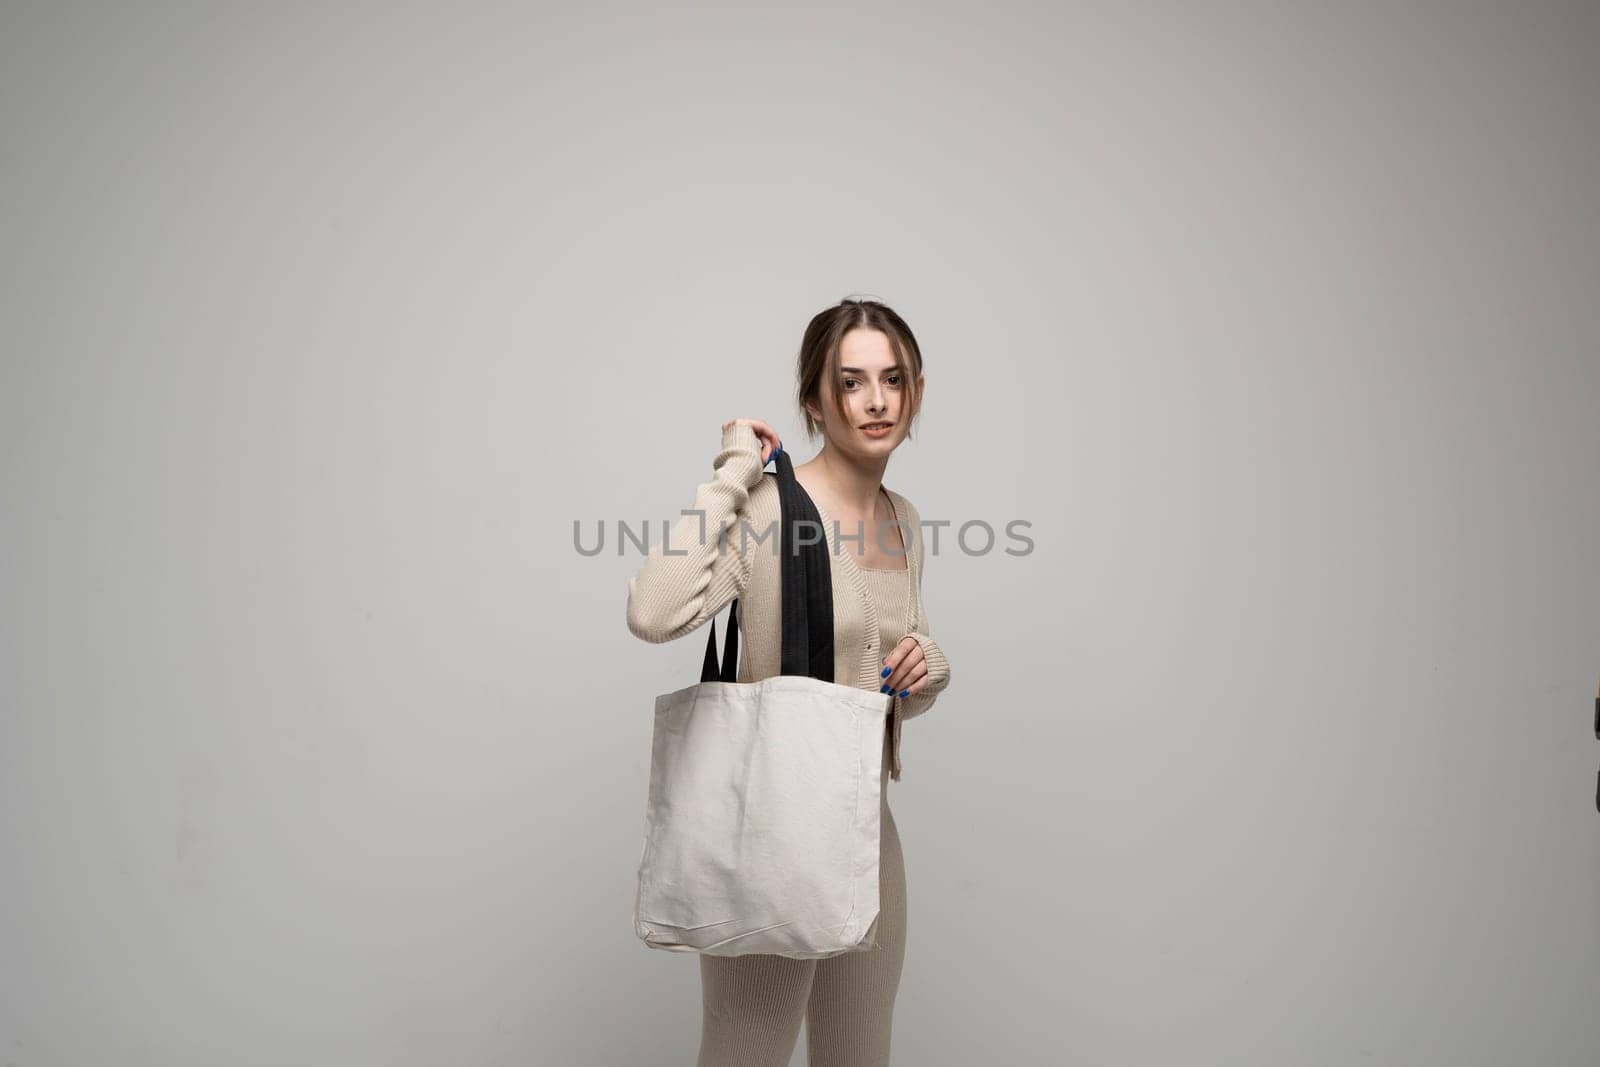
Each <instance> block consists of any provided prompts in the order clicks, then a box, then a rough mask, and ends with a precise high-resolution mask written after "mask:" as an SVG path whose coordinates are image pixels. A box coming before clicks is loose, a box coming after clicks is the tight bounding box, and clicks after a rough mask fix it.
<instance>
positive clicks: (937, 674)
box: [896, 501, 950, 721]
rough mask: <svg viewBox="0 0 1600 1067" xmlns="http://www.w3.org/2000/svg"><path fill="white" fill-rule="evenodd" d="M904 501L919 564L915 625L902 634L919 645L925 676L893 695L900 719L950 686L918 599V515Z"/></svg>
mask: <svg viewBox="0 0 1600 1067" xmlns="http://www.w3.org/2000/svg"><path fill="white" fill-rule="evenodd" d="M907 505H908V507H909V510H910V513H911V525H912V526H913V527H914V528H915V530H916V538H917V561H918V564H919V566H918V567H917V614H918V619H917V626H916V628H915V629H913V630H912V631H911V632H910V633H908V634H906V636H907V637H914V638H916V641H917V645H918V647H920V648H921V649H922V657H923V660H924V665H925V666H926V667H927V669H928V676H927V677H926V678H924V679H923V681H922V688H921V689H918V690H917V691H916V692H914V693H912V694H911V695H910V696H908V697H897V698H896V699H897V700H898V701H899V702H900V718H901V720H902V721H904V720H906V719H914V718H916V717H917V716H918V715H921V714H922V713H923V712H925V711H927V710H928V709H929V708H931V707H933V704H934V701H936V700H937V699H938V698H939V694H940V693H942V692H944V691H945V690H946V689H948V688H949V686H950V661H949V660H947V659H946V658H945V655H944V650H943V649H941V648H940V647H939V643H938V642H937V641H935V640H934V639H933V636H932V632H931V631H932V629H933V627H932V626H931V624H929V622H928V616H927V610H926V608H925V607H924V606H923V603H922V575H923V573H924V572H925V571H926V570H927V566H928V554H927V551H926V549H925V548H924V540H923V536H922V516H921V514H920V513H918V511H917V510H916V508H915V507H910V502H909V501H908V502H907Z"/></svg>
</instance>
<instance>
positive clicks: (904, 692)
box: [900, 689, 911, 697]
mask: <svg viewBox="0 0 1600 1067" xmlns="http://www.w3.org/2000/svg"><path fill="white" fill-rule="evenodd" d="M900 695H901V696H903V697H908V696H910V695H911V690H909V689H902V690H900Z"/></svg>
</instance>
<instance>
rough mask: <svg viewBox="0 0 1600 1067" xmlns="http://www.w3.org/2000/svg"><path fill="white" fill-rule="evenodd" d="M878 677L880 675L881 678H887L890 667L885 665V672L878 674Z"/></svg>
mask: <svg viewBox="0 0 1600 1067" xmlns="http://www.w3.org/2000/svg"><path fill="white" fill-rule="evenodd" d="M878 677H879V678H887V677H889V668H888V667H885V668H884V669H883V673H882V674H880V675H878Z"/></svg>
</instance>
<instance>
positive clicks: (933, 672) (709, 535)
mask: <svg viewBox="0 0 1600 1067" xmlns="http://www.w3.org/2000/svg"><path fill="white" fill-rule="evenodd" d="M711 466H712V478H711V480H710V481H708V482H705V483H703V484H702V485H700V486H699V488H698V490H697V491H696V493H695V498H694V504H693V505H692V506H691V508H690V509H688V511H689V513H688V514H685V515H683V516H682V517H681V518H679V519H678V520H677V521H676V522H675V523H673V525H672V526H671V528H670V529H669V530H668V533H667V538H666V540H665V541H664V542H663V543H662V544H661V545H659V546H656V547H653V548H651V549H650V551H649V552H648V553H647V554H646V556H645V559H644V562H643V563H642V564H641V565H640V567H639V571H638V573H637V574H635V575H634V576H633V577H632V578H629V579H628V630H629V631H630V632H631V633H632V634H633V635H634V636H635V637H638V638H640V639H641V640H644V641H649V642H651V643H652V644H659V643H661V642H664V641H671V640H673V639H675V638H679V637H682V636H684V635H685V634H688V633H691V632H692V631H694V630H696V629H698V628H699V627H701V626H702V625H704V624H705V623H706V622H707V621H708V620H710V619H712V618H714V617H715V616H716V615H717V613H718V612H720V611H721V610H722V609H723V608H725V607H727V605H728V604H729V602H731V601H732V600H733V599H734V598H735V597H737V598H738V599H739V647H740V654H741V655H740V658H741V660H742V662H741V663H740V664H739V672H738V679H739V681H741V682H756V681H760V680H761V679H763V678H771V677H773V676H775V675H777V674H779V673H780V672H781V663H782V657H781V652H782V649H781V641H782V634H781V632H780V631H781V626H780V620H781V615H780V612H779V603H780V599H781V596H780V590H781V584H780V576H781V568H780V563H781V560H780V558H779V556H778V552H777V549H776V540H777V539H776V534H777V532H778V528H779V522H780V516H781V511H780V509H779V505H778V476H777V474H776V473H771V474H768V473H766V472H765V470H764V468H763V464H762V462H761V444H760V441H759V439H758V438H757V437H756V433H755V431H754V430H753V429H751V428H750V427H749V426H748V425H745V424H743V423H736V424H735V425H733V426H730V427H728V428H727V429H726V430H724V431H723V432H722V450H721V451H720V452H718V453H717V455H716V458H715V459H714V460H713V461H712V465H711ZM884 491H885V492H886V493H887V494H888V496H889V499H890V501H891V502H892V503H893V504H894V510H895V517H896V518H897V519H898V520H899V522H900V524H901V525H900V530H901V531H902V536H903V537H904V538H905V542H906V546H907V549H908V550H909V552H910V560H909V561H908V564H907V565H908V568H909V570H910V571H911V576H910V577H911V583H910V584H911V590H912V594H911V611H910V616H911V619H910V621H911V631H910V632H909V633H908V634H907V636H908V637H913V638H915V639H916V641H917V644H918V645H920V646H921V648H922V655H923V657H924V658H925V660H926V665H927V669H928V676H927V678H925V679H924V680H923V686H922V688H921V689H919V690H918V691H917V692H915V693H912V694H911V695H910V696H908V697H901V696H900V695H899V693H895V694H894V695H893V697H892V698H891V700H892V706H891V709H890V715H889V734H890V739H891V749H890V757H891V761H892V772H891V776H892V777H893V778H894V780H896V781H899V779H900V724H901V723H902V722H903V721H904V720H906V719H913V718H916V717H917V716H918V715H921V714H922V713H923V712H925V711H927V710H928V709H929V708H931V707H933V704H934V701H935V700H937V699H938V696H939V694H940V693H941V692H943V691H944V690H945V689H946V688H947V687H948V686H949V685H950V664H949V661H947V660H946V659H945V656H944V652H943V651H942V650H940V648H939V645H938V643H937V642H936V641H934V639H933V638H932V637H931V636H930V635H929V627H928V617H927V614H926V613H925V611H924V610H923V606H922V563H923V537H922V518H921V516H920V515H919V514H918V512H917V509H916V508H915V507H913V506H912V504H911V502H910V501H909V500H907V499H906V498H905V497H903V496H901V495H900V494H899V493H897V492H895V491H894V490H892V489H889V488H888V487H887V486H885V487H884ZM813 503H815V501H814V500H813ZM817 512H818V515H819V516H820V518H821V519H822V526H823V533H824V536H825V538H826V540H827V543H828V551H829V553H830V555H829V562H830V567H829V570H830V571H831V577H832V584H833V651H834V667H833V677H834V680H835V681H836V682H839V683H841V684H851V683H850V682H849V681H848V680H849V679H855V681H854V683H853V684H855V685H857V686H859V687H860V688H862V689H868V690H872V691H877V690H879V689H881V688H882V687H883V682H884V679H883V677H882V671H883V666H884V664H883V660H884V658H885V657H886V656H887V655H888V654H889V652H890V651H892V650H891V649H880V648H879V647H878V644H879V634H878V617H877V612H876V610H875V608H874V606H873V603H872V597H871V596H870V594H869V593H868V590H867V584H866V579H865V578H864V577H863V576H862V574H861V571H860V570H859V569H858V568H857V566H856V557H855V551H856V550H855V549H851V550H848V551H842V550H841V549H840V547H839V542H840V534H841V533H842V534H843V535H844V537H845V539H846V543H847V544H849V543H853V544H855V545H860V544H861V540H860V538H859V537H858V536H857V533H856V531H855V530H843V531H841V530H840V529H839V526H838V523H837V521H836V520H834V519H832V518H830V517H829V516H828V515H827V514H826V513H825V512H823V510H822V506H821V505H820V504H818V505H817ZM702 531H704V533H703V535H702ZM864 533H865V536H867V537H872V536H874V534H873V531H872V530H870V529H866V530H865V531H864ZM883 536H884V541H885V542H886V543H888V544H891V545H892V544H893V543H894V537H893V535H892V534H891V533H890V529H889V527H888V526H887V525H885V527H884V530H883ZM719 645H720V641H719ZM718 652H719V654H720V652H721V650H720V648H719V650H718Z"/></svg>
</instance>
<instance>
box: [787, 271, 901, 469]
mask: <svg viewBox="0 0 1600 1067" xmlns="http://www.w3.org/2000/svg"><path fill="white" fill-rule="evenodd" d="M858 329H867V330H877V331H879V332H880V333H882V334H883V335H884V336H885V337H887V338H888V339H889V347H890V348H891V349H893V350H894V359H895V366H896V367H898V368H899V369H900V375H901V380H902V381H903V382H904V383H905V390H906V392H905V396H906V400H905V404H904V407H903V410H902V411H901V412H900V417H901V418H902V419H905V420H907V423H908V425H907V427H906V439H907V440H909V439H910V438H911V426H912V425H915V421H916V417H917V416H918V415H919V414H921V412H922V397H921V396H920V395H918V392H917V379H918V378H920V377H922V349H921V348H919V347H918V346H917V339H916V337H915V335H913V334H912V332H911V327H910V326H907V325H906V320H905V319H902V318H901V317H900V316H899V315H897V314H896V313H895V311H894V309H893V308H891V307H889V306H888V305H887V304H881V303H879V302H878V301H876V300H855V299H851V298H850V297H846V298H845V299H843V300H841V301H839V303H837V304H835V305H834V306H833V307H831V308H828V309H826V310H825V311H820V312H818V313H817V314H816V315H815V316H814V317H813V318H812V320H811V322H810V323H809V324H808V325H807V326H806V332H805V336H804V337H803V338H802V339H801V341H800V358H799V361H798V368H797V370H798V377H799V383H798V388H797V390H796V394H795V399H796V401H797V402H798V403H799V406H800V415H801V417H802V418H804V419H805V423H806V436H807V437H816V436H817V432H818V431H819V430H820V429H821V428H822V424H821V423H819V422H818V421H817V420H816V419H814V418H812V416H811V412H809V411H807V410H806V401H808V400H809V401H811V402H813V403H815V404H816V405H817V407H819V408H820V407H821V406H822V380H823V375H827V376H828V378H829V380H831V381H832V382H833V400H834V406H835V407H836V408H837V409H838V411H839V417H840V418H841V419H843V420H845V421H849V418H850V415H849V413H848V412H847V411H845V407H844V389H843V388H842V386H843V377H844V376H843V375H842V374H840V372H839V346H840V345H841V344H843V343H844V335H845V334H847V333H849V332H850V331H851V330H858Z"/></svg>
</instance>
